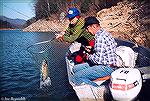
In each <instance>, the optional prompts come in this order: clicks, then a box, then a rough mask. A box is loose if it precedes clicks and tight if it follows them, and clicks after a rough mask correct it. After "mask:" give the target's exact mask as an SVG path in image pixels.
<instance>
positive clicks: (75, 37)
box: [56, 8, 94, 64]
mask: <svg viewBox="0 0 150 101" xmlns="http://www.w3.org/2000/svg"><path fill="white" fill-rule="evenodd" d="M66 18H68V20H69V22H70V24H69V26H68V28H67V29H66V31H65V32H61V33H60V34H56V39H59V40H63V41H66V42H69V43H73V42H75V41H76V42H79V43H81V44H82V46H91V47H93V46H94V43H93V42H94V40H93V39H94V36H93V35H91V34H90V33H89V32H87V31H86V30H85V29H82V27H83V25H84V19H83V18H81V17H80V12H79V10H78V9H77V8H70V9H69V10H68V12H67V15H66ZM83 50H84V48H83V47H82V49H80V50H79V51H78V52H76V53H74V54H73V57H74V60H75V62H76V63H77V64H79V63H83V62H84V60H85V58H86V57H85V54H84V53H83Z"/></svg>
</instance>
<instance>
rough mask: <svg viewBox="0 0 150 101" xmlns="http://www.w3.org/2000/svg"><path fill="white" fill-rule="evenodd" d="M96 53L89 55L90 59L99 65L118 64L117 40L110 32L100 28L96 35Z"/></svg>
mask: <svg viewBox="0 0 150 101" xmlns="http://www.w3.org/2000/svg"><path fill="white" fill-rule="evenodd" d="M94 51H95V53H94V54H92V55H89V60H91V61H92V62H93V63H95V64H99V65H110V64H111V65H112V64H113V65H116V54H115V51H116V42H115V40H114V38H113V37H112V36H111V34H110V33H108V32H106V31H105V30H104V29H102V28H101V29H100V30H98V32H97V33H96V35H95V45H94Z"/></svg>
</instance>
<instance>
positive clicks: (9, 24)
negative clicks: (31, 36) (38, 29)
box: [0, 16, 26, 28]
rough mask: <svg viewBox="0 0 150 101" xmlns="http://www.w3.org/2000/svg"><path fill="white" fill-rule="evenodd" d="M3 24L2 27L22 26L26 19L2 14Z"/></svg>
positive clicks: (0, 18)
mask: <svg viewBox="0 0 150 101" xmlns="http://www.w3.org/2000/svg"><path fill="white" fill-rule="evenodd" d="M0 20H1V26H0V28H5V26H6V28H22V27H23V25H24V24H25V23H26V20H23V19H10V18H7V17H5V16H0Z"/></svg>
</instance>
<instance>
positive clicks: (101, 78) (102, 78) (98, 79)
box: [93, 76, 110, 82]
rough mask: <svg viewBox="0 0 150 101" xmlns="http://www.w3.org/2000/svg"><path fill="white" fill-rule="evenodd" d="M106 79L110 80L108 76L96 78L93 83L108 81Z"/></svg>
mask: <svg viewBox="0 0 150 101" xmlns="http://www.w3.org/2000/svg"><path fill="white" fill-rule="evenodd" d="M108 79H110V76H105V77H100V78H97V79H95V80H93V81H94V82H96V81H103V80H108Z"/></svg>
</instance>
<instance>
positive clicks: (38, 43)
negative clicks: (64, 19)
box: [26, 37, 56, 53]
mask: <svg viewBox="0 0 150 101" xmlns="http://www.w3.org/2000/svg"><path fill="white" fill-rule="evenodd" d="M55 39H56V38H55V37H53V38H52V39H50V40H47V41H42V42H37V43H35V44H32V45H30V46H28V47H27V49H26V50H27V51H28V52H29V53H31V52H30V51H29V49H30V47H32V46H34V45H40V44H43V43H48V42H51V41H53V40H55ZM43 52H44V51H40V52H37V53H43ZM32 53H34V52H32Z"/></svg>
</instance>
